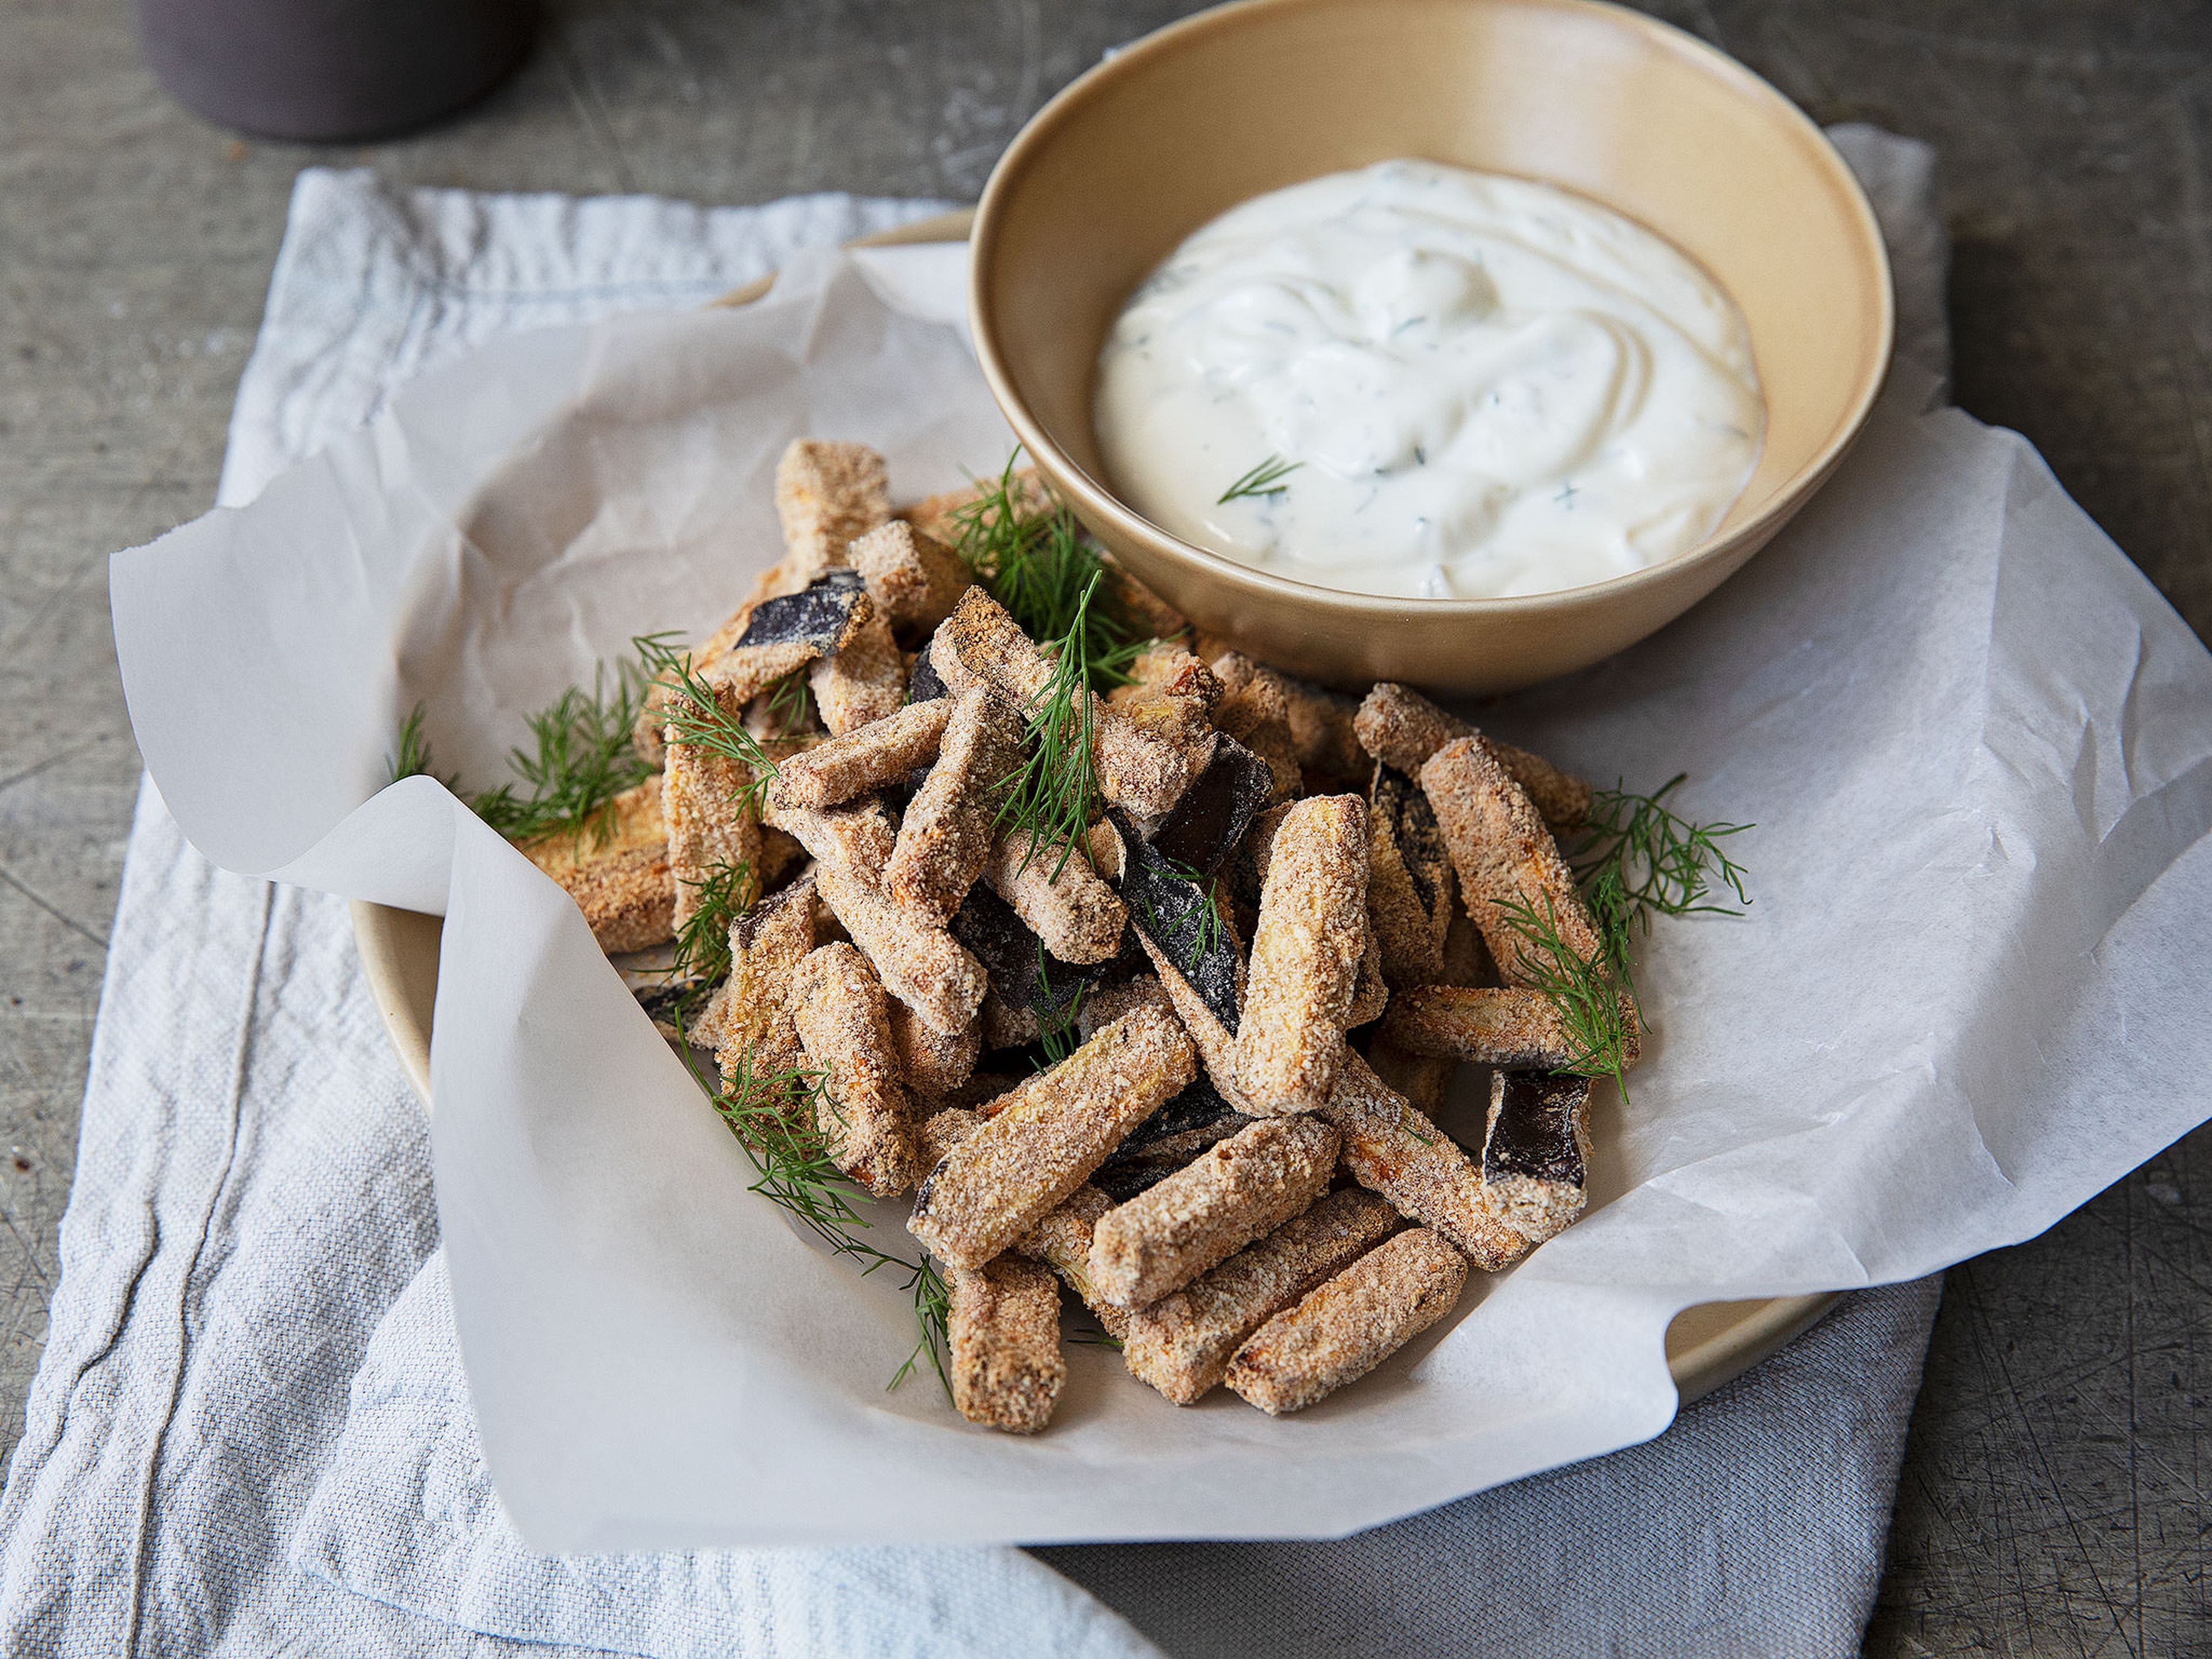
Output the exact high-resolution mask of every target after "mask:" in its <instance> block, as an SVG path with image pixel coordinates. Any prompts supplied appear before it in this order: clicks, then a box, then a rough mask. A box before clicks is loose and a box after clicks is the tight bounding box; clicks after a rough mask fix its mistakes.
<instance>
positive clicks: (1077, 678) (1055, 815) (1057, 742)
mask: <svg viewBox="0 0 2212 1659" xmlns="http://www.w3.org/2000/svg"><path fill="white" fill-rule="evenodd" d="M1098 581H1099V577H1098V576H1097V574H1093V575H1092V577H1091V585H1090V586H1088V587H1086V588H1085V590H1084V592H1083V594H1082V597H1081V598H1079V599H1077V601H1076V603H1075V613H1074V615H1073V617H1071V618H1070V620H1069V623H1068V627H1067V631H1066V634H1065V635H1062V636H1061V637H1060V638H1059V639H1057V640H1054V641H1050V642H1049V643H1048V644H1047V645H1046V646H1045V647H1044V649H1045V650H1046V651H1048V652H1049V653H1051V655H1052V659H1053V668H1052V675H1051V678H1048V679H1047V680H1046V681H1045V683H1044V684H1042V685H1041V686H1039V687H1038V688H1037V691H1036V696H1033V697H1031V698H1030V702H1029V707H1028V708H1027V709H1026V710H1025V711H1024V712H1025V713H1026V714H1027V717H1028V721H1029V733H1028V737H1029V752H1028V755H1027V756H1026V757H1024V760H1023V762H1022V763H1021V765H1020V766H1019V767H1018V768H1016V769H1014V770H1013V771H1012V772H1011V773H1009V774H1008V775H1006V777H1005V778H1003V779H1001V780H1000V783H1001V785H1002V787H1005V789H1006V799H1005V801H1004V802H1003V803H1002V804H1001V805H1000V808H999V816H998V817H997V819H996V820H995V823H994V828H997V829H1010V830H1012V832H1014V833H1021V832H1024V831H1025V832H1027V834H1028V835H1029V836H1030V846H1029V852H1028V853H1027V854H1025V855H1024V858H1023V860H1022V867H1023V868H1024V869H1027V868H1028V867H1029V865H1030V860H1033V859H1035V858H1036V855H1037V854H1038V852H1039V851H1040V850H1042V848H1047V847H1052V846H1057V847H1058V848H1060V862H1059V863H1057V864H1056V865H1054V866H1053V872H1052V873H1053V876H1054V878H1055V879H1057V878H1058V877H1059V875H1060V872H1061V871H1063V870H1065V869H1066V868H1067V861H1068V860H1069V859H1071V858H1073V857H1074V856H1075V849H1076V848H1077V847H1078V846H1079V845H1080V846H1083V847H1084V850H1085V856H1088V854H1089V851H1090V848H1089V847H1088V845H1087V843H1085V839H1084V837H1085V831H1087V830H1088V829H1090V828H1091V818H1092V817H1093V816H1095V814H1096V811H1097V805H1098V774H1097V769H1096V766H1095V764H1094V763H1093V762H1092V760H1091V745H1092V744H1094V743H1095V742H1096V741H1097V736H1098V704H1097V696H1096V695H1095V694H1094V693H1093V692H1092V690H1091V662H1090V653H1089V647H1088V642H1087V640H1088V636H1087V635H1086V633H1085V618H1086V617H1087V616H1088V614H1089V611H1090V605H1091V597H1092V595H1093V593H1094V592H1096V590H1097V586H1098Z"/></svg>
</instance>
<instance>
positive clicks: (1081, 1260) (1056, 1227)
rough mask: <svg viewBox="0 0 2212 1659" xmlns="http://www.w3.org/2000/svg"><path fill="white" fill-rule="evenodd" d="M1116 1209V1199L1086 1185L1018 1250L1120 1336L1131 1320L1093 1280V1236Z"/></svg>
mask: <svg viewBox="0 0 2212 1659" xmlns="http://www.w3.org/2000/svg"><path fill="white" fill-rule="evenodd" d="M1113 1207H1114V1200H1112V1199H1110V1198H1109V1197H1107V1196H1106V1194H1103V1193H1102V1192H1100V1191H1099V1190H1098V1189H1097V1188H1096V1187H1093V1186H1091V1184H1090V1183H1089V1182H1085V1184H1084V1185H1082V1186H1080V1187H1078V1188H1076V1189H1075V1190H1074V1191H1073V1192H1072V1193H1070V1194H1068V1195H1067V1198H1066V1201H1065V1202H1064V1203H1062V1204H1061V1205H1060V1207H1059V1208H1058V1209H1056V1210H1054V1211H1053V1212H1051V1213H1050V1214H1048V1216H1046V1217H1045V1218H1044V1219H1043V1220H1042V1221H1040V1222H1038V1223H1037V1225H1036V1226H1034V1227H1032V1228H1030V1231H1028V1232H1027V1233H1025V1234H1024V1235H1023V1237H1022V1238H1021V1240H1020V1241H1019V1242H1018V1243H1016V1244H1015V1246H1014V1248H1015V1249H1017V1250H1019V1251H1020V1252H1021V1253H1022V1254H1023V1255H1026V1256H1030V1257H1033V1258H1034V1259H1035V1260H1036V1261H1042V1262H1043V1263H1045V1264H1046V1265H1047V1266H1048V1267H1051V1268H1052V1270H1053V1271H1054V1273H1058V1274H1059V1275H1060V1277H1061V1278H1062V1279H1065V1280H1066V1281H1067V1288H1068V1289H1070V1290H1071V1291H1074V1292H1075V1293H1076V1295H1078V1296H1079V1297H1082V1298H1083V1305H1084V1306H1085V1307H1086V1308H1088V1309H1090V1310H1091V1312H1092V1313H1093V1314H1095V1315H1097V1318H1098V1322H1099V1323H1100V1324H1102V1325H1103V1326H1104V1327H1105V1328H1106V1329H1107V1331H1108V1332H1109V1334H1112V1335H1114V1336H1119V1335H1121V1333H1122V1332H1123V1331H1124V1330H1125V1329H1127V1327H1128V1322H1129V1316H1128V1315H1127V1314H1126V1313H1124V1312H1123V1311H1122V1310H1121V1309H1119V1308H1117V1307H1115V1306H1114V1305H1113V1304H1111V1303H1109V1302H1108V1301H1107V1300H1106V1299H1105V1298H1104V1297H1101V1296H1100V1295H1099V1294H1098V1287H1097V1285H1095V1284H1094V1283H1092V1281H1091V1236H1092V1233H1093V1231H1094V1230H1095V1229H1096V1228H1097V1225H1098V1218H1099V1217H1100V1216H1102V1215H1104V1214H1105V1213H1106V1212H1108V1211H1109V1210H1110V1209H1112V1208H1113Z"/></svg>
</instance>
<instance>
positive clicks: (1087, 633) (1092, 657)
mask: <svg viewBox="0 0 2212 1659" xmlns="http://www.w3.org/2000/svg"><path fill="white" fill-rule="evenodd" d="M1020 460H1021V451H1020V450H1018V449H1017V450H1015V451H1014V453H1012V455H1010V456H1008V457H1007V458H1006V466H1005V467H1004V468H1003V469H1002V470H1001V471H1000V474H999V476H998V477H997V478H996V479H994V481H992V482H991V483H987V484H981V485H979V488H980V489H981V494H980V495H977V496H976V498H975V500H974V501H969V503H967V504H966V505H965V506H963V507H958V508H956V509H955V510H954V512H953V513H952V522H953V524H954V526H956V527H957V531H958V536H957V541H956V543H955V545H956V546H957V548H958V550H959V552H960V556H961V557H963V558H964V559H965V560H967V561H968V563H969V568H972V569H973V570H974V571H975V579H976V580H978V581H980V582H981V583H982V585H983V589H984V591H985V592H987V593H988V594H990V596H991V597H992V598H993V599H996V600H997V601H998V602H999V603H1000V605H1004V606H1006V613H1007V615H1009V616H1011V617H1012V618H1013V619H1014V620H1015V621H1016V622H1017V623H1020V624H1021V629H1022V631H1023V632H1024V633H1025V634H1027V635H1029V636H1030V638H1031V639H1033V640H1036V641H1038V642H1039V643H1040V644H1043V643H1046V642H1048V641H1058V640H1065V639H1066V638H1067V637H1069V635H1071V634H1077V635H1079V636H1080V639H1081V642H1082V647H1083V651H1082V657H1083V664H1084V671H1085V678H1087V680H1088V682H1089V684H1090V685H1091V690H1094V691H1098V692H1102V693H1103V692H1106V691H1110V690H1113V688H1114V687H1115V686H1116V685H1120V684H1123V683H1125V682H1126V681H1127V679H1128V678H1129V677H1128V675H1127V672H1126V669H1127V666H1128V665H1129V663H1130V661H1131V660H1132V659H1133V658H1134V657H1135V656H1136V654H1137V652H1138V651H1139V649H1141V648H1142V647H1141V645H1140V644H1139V642H1138V641H1136V640H1135V637H1134V636H1135V630H1134V629H1131V628H1129V627H1127V625H1125V623H1123V621H1122V619H1121V617H1119V616H1116V615H1115V614H1113V611H1112V607H1111V606H1110V605H1108V604H1107V603H1105V602H1104V598H1103V595H1098V594H1097V593H1095V592H1094V590H1095V589H1096V588H1097V586H1098V582H1099V579H1100V577H1101V576H1102V575H1103V574H1104V573H1105V569H1106V563H1105V560H1104V559H1103V556H1101V555H1100V553H1099V551H1098V549H1097V547H1096V546H1095V545H1093V544H1092V543H1091V540H1090V538H1088V537H1087V536H1085V534H1084V532H1083V526H1082V524H1081V523H1080V521H1079V520H1077V518H1076V516H1075V514H1074V513H1071V512H1070V511H1069V510H1068V509H1067V508H1066V507H1065V506H1064V505H1062V504H1061V503H1060V502H1058V501H1051V502H1049V503H1048V505H1046V506H1044V507H1036V506H1033V505H1032V503H1031V501H1030V499H1029V496H1028V493H1027V492H1026V491H1025V490H1024V489H1023V487H1022V483H1021V481H1020V479H1019V478H1018V476H1017V474H1016V471H1015V469H1016V467H1017V465H1018V463H1019V462H1020Z"/></svg>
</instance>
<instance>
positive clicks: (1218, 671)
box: [1213, 651, 1305, 801]
mask: <svg viewBox="0 0 2212 1659" xmlns="http://www.w3.org/2000/svg"><path fill="white" fill-rule="evenodd" d="M1213 671H1214V674H1215V675H1216V676H1217V677H1218V678H1219V679H1220V681H1221V684H1222V688H1223V690H1222V696H1221V700H1220V701H1219V702H1217V703H1215V704H1214V706H1213V723H1214V724H1215V725H1216V726H1219V727H1220V728H1221V730H1223V731H1224V732H1227V733H1228V734H1229V735H1230V736H1231V737H1232V738H1236V739H1237V742H1239V743H1241V744H1243V745H1244V746H1245V747H1246V748H1247V749H1249V750H1251V751H1252V752H1253V753H1254V754H1255V755H1257V756H1259V757H1260V758H1261V760H1263V761H1265V762H1267V768H1268V769H1269V770H1270V771H1272V772H1273V774H1274V775H1275V798H1276V799H1277V800H1278V801H1285V800H1291V799H1295V798H1296V797H1297V795H1298V794H1299V793H1301V792H1302V791H1303V790H1304V787H1305V773H1304V769H1302V768H1300V766H1299V765H1298V749H1297V741H1296V739H1295V738H1292V737H1291V701H1290V697H1289V696H1288V695H1287V694H1286V692H1285V690H1284V682H1283V678H1282V676H1281V675H1279V674H1273V673H1272V672H1271V671H1267V670H1265V669H1263V668H1262V667H1261V665H1260V664H1258V663H1255V662H1254V661H1253V660H1252V659H1250V658H1249V657H1247V656H1245V655H1243V653H1239V652H1235V651H1231V652H1228V653H1225V654H1223V655H1221V656H1219V657H1217V658H1215V659H1214V660H1213Z"/></svg>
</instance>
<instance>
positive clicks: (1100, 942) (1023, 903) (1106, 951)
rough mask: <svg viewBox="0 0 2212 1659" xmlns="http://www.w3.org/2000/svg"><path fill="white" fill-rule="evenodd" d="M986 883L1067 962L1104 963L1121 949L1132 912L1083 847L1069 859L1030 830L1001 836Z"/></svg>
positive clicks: (996, 840)
mask: <svg viewBox="0 0 2212 1659" xmlns="http://www.w3.org/2000/svg"><path fill="white" fill-rule="evenodd" d="M983 879H984V880H986V881H987V882H989V883H990V884H991V890H992V891H993V892H994V893H996V894H997V895H998V896H1000V898H1002V899H1004V900H1006V902H1007V903H1008V904H1010V905H1012V907H1013V910H1014V914H1015V915H1018V916H1019V917H1020V918H1021V919H1022V920H1023V921H1024V922H1025V923H1027V924H1028V926H1029V929H1030V932H1031V933H1035V934H1036V936H1037V937H1038V938H1039V939H1042V940H1043V941H1044V948H1045V949H1046V950H1048V951H1050V952H1051V953H1052V954H1053V955H1054V957H1058V958H1059V959H1060V961H1062V962H1073V963H1094V962H1104V961H1105V960H1106V959H1107V958H1108V957H1111V956H1112V955H1113V954H1114V953H1115V951H1118V950H1120V949H1121V933H1122V930H1123V929H1124V928H1126V927H1127V926H1128V922H1129V907H1128V906H1127V905H1126V904H1124V903H1122V902H1121V899H1120V898H1119V897H1117V896H1115V892H1114V890H1113V889H1112V888H1110V887H1109V886H1108V885H1107V884H1105V883H1104V882H1103V881H1102V880H1101V879H1099V876H1098V872H1097V871H1095V870H1093V869H1092V868H1091V860H1089V859H1088V858H1087V857H1085V854H1084V851H1083V849H1081V848H1078V849H1077V850H1076V851H1074V852H1073V853H1072V854H1066V855H1065V856H1063V854H1062V850H1061V848H1060V846H1059V845H1058V844H1056V843H1055V844H1047V843H1042V842H1038V841H1037V840H1036V836H1034V834H1033V833H1032V832H1031V831H1030V830H1027V829H1016V830H1012V831H1006V832H1001V833H1000V835H998V836H995V837H994V838H993V840H992V842H991V849H990V856H989V857H988V858H987V859H986V860H985V861H984V864H983Z"/></svg>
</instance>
